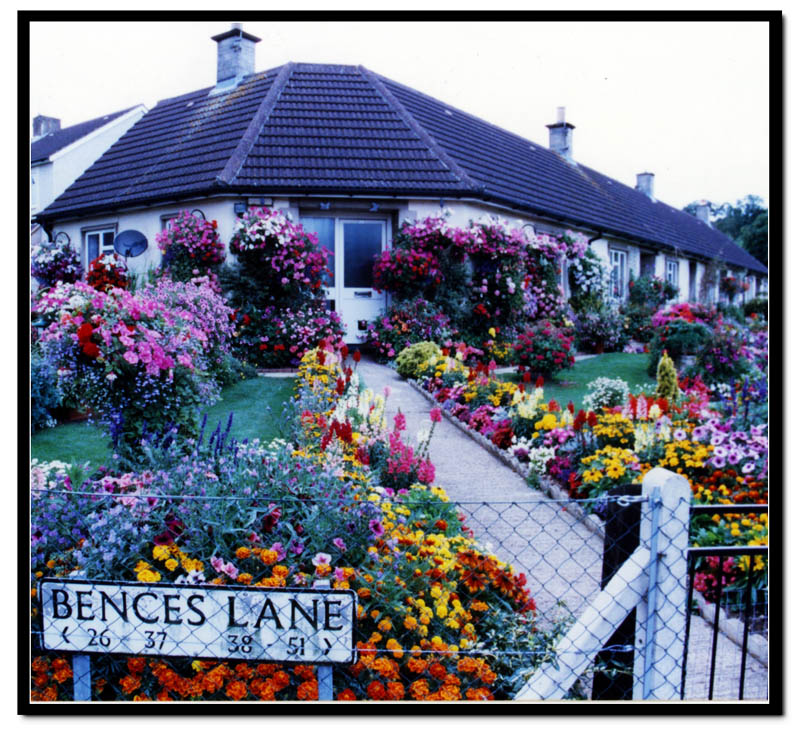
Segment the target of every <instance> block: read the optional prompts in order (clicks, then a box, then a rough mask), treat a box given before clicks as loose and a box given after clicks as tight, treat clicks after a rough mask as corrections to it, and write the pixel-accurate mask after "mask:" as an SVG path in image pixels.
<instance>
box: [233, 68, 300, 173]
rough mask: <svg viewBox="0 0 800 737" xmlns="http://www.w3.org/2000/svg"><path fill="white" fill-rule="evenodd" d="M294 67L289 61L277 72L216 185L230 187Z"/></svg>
mask: <svg viewBox="0 0 800 737" xmlns="http://www.w3.org/2000/svg"><path fill="white" fill-rule="evenodd" d="M294 67H295V65H294V63H293V62H291V61H290V62H288V63H287V64H284V65H283V67H282V68H281V70H280V72H278V76H277V77H275V80H274V81H273V83H272V85H271V87H270V89H269V92H267V94H266V95H265V96H264V99H263V100H262V101H261V104H260V105H259V106H258V110H256V112H255V115H253V118H252V120H251V121H250V124H249V125H248V126H247V130H245V132H244V134H242V137H241V139H240V140H239V143H238V144H237V145H236V148H235V149H234V151H233V153H232V154H231V157H230V158H229V159H228V161H227V162H226V164H225V166H224V167H223V168H222V171H221V172H220V173H219V174H218V175H217V183H218V184H219V185H221V186H227V185H230V184H231V183H232V182H233V180H234V179H235V178H236V176H237V175H238V174H239V170H240V169H241V168H242V165H243V164H244V162H245V161H246V160H247V156H248V154H249V153H250V151H251V149H252V148H253V144H254V143H255V142H256V139H257V138H258V134H259V133H260V132H261V129H262V128H263V127H264V123H266V122H267V119H268V118H269V116H270V115H271V113H272V111H273V110H274V109H275V105H276V104H277V102H278V99H279V98H280V95H281V92H282V91H283V88H284V86H285V85H286V82H287V81H288V79H289V77H290V76H291V74H292V70H293V69H294Z"/></svg>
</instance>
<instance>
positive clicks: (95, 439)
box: [31, 377, 294, 468]
mask: <svg viewBox="0 0 800 737" xmlns="http://www.w3.org/2000/svg"><path fill="white" fill-rule="evenodd" d="M293 386H294V379H293V378H292V377H287V378H282V377H281V378H273V377H269V378H261V377H259V378H256V379H248V380H247V381H241V382H239V383H238V384H235V385H234V386H230V387H228V388H227V389H223V391H222V399H221V400H220V401H219V402H217V403H216V404H215V405H213V406H212V407H208V408H207V409H205V410H203V411H206V412H208V422H207V424H206V438H208V437H209V435H210V434H211V433H212V432H213V431H214V429H215V428H216V426H217V423H218V422H221V423H222V427H223V429H224V427H225V425H226V424H227V422H228V415H229V414H230V413H231V412H233V425H232V427H231V435H232V436H234V437H236V438H238V439H240V440H244V439H245V438H249V439H253V438H259V439H261V440H264V441H269V440H271V439H272V438H274V437H276V436H278V435H280V417H281V408H282V407H283V403H284V402H285V401H286V400H287V399H289V398H291V396H292V391H293ZM31 458H36V459H38V460H40V461H56V460H58V461H64V462H66V463H79V464H80V463H85V462H86V461H89V463H90V464H91V466H92V468H94V467H96V466H99V465H101V464H103V463H105V462H106V461H107V459H108V438H105V437H103V435H102V433H101V431H100V428H99V427H96V426H94V425H89V424H88V423H86V422H70V423H67V424H64V425H58V426H57V427H51V428H47V429H45V430H42V431H40V432H38V433H36V434H35V435H34V436H33V437H32V438H31Z"/></svg>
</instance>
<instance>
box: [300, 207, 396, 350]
mask: <svg viewBox="0 0 800 737" xmlns="http://www.w3.org/2000/svg"><path fill="white" fill-rule="evenodd" d="M300 221H301V223H302V224H303V228H304V229H305V230H306V231H307V232H312V233H316V234H317V236H318V238H319V242H320V245H321V246H325V248H327V249H328V250H329V251H332V252H333V253H332V255H330V256H329V257H328V268H329V269H330V271H332V272H333V278H332V279H328V280H327V282H326V295H327V298H328V306H329V307H330V308H331V309H334V310H336V311H337V312H338V313H339V314H340V315H341V316H342V320H343V322H344V325H345V331H346V332H345V337H344V339H345V342H346V343H363V342H364V336H363V333H364V331H365V330H366V326H367V323H369V322H370V321H372V320H374V319H375V318H376V317H377V316H378V315H379V314H380V311H381V310H382V309H383V308H384V307H385V306H386V295H385V294H380V293H378V291H377V290H376V289H375V288H374V287H373V285H372V267H373V265H374V263H375V257H376V256H377V255H378V254H380V252H381V251H382V250H383V249H384V248H386V247H387V246H388V243H389V239H390V233H389V222H388V220H387V219H385V218H380V219H379V218H365V217H331V216H325V217H320V216H317V215H308V216H306V215H301V217H300Z"/></svg>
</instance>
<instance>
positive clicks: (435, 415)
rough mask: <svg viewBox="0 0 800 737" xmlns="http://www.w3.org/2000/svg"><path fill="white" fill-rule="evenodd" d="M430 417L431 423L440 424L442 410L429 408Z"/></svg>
mask: <svg viewBox="0 0 800 737" xmlns="http://www.w3.org/2000/svg"><path fill="white" fill-rule="evenodd" d="M430 417H431V422H441V421H442V410H441V409H440V408H439V407H431V412H430Z"/></svg>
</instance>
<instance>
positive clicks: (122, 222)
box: [51, 197, 241, 274]
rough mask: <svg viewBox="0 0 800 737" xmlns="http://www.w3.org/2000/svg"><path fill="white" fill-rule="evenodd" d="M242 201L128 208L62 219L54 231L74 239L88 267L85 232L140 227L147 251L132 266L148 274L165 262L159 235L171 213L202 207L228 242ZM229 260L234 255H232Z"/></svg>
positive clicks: (230, 198)
mask: <svg viewBox="0 0 800 737" xmlns="http://www.w3.org/2000/svg"><path fill="white" fill-rule="evenodd" d="M237 201H241V200H240V199H239V200H237V199H236V198H234V197H224V198H214V199H196V200H187V201H184V202H180V203H167V204H164V205H161V206H157V207H149V208H141V209H137V210H127V211H122V212H117V213H111V214H107V215H97V216H94V217H90V218H83V219H80V220H70V221H58V222H56V223H55V224H54V226H53V228H52V229H51V230H52V232H53V233H55V232H58V231H64V232H65V233H66V234H67V235H68V236H69V237H70V239H71V241H72V244H73V246H74V247H75V248H76V249H77V250H78V252H79V253H80V256H81V263H82V264H83V267H84V269H87V268H88V263H87V258H86V244H85V243H84V234H85V233H86V231H88V230H92V229H95V228H98V227H109V228H113V229H114V230H115V231H116V232H117V233H121V232H122V231H123V230H138V231H139V232H140V233H142V234H143V235H144V236H145V238H147V250H146V251H145V252H144V253H142V254H141V255H140V256H136V257H135V258H129V259H128V269H129V270H130V271H131V272H133V273H135V274H144V273H146V272H147V271H148V269H153V268H157V267H158V266H159V265H160V264H161V251H160V250H159V248H158V244H157V243H156V235H157V234H158V233H160V232H161V231H162V230H163V229H164V227H165V225H166V220H165V218H167V216H175V215H177V214H178V212H179V211H181V210H193V209H195V208H199V209H200V210H202V211H203V214H204V215H205V217H206V219H208V220H216V221H217V224H218V226H219V227H218V230H219V233H220V237H221V238H222V240H223V242H224V243H228V242H229V241H230V237H231V234H232V233H233V223H234V220H235V219H236V213H235V212H234V210H233V206H234V202H237ZM228 260H229V261H231V260H232V256H231V255H230V254H228Z"/></svg>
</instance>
